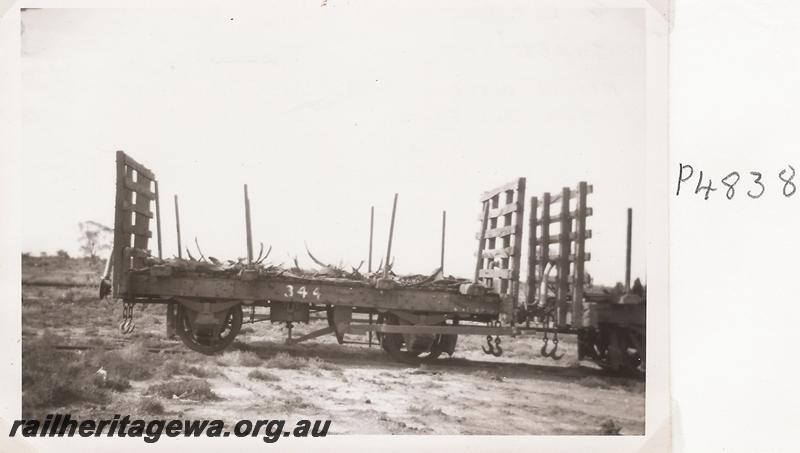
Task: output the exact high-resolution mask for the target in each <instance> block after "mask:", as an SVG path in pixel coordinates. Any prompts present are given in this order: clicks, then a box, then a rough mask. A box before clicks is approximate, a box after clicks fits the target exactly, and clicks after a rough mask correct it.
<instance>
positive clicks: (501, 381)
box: [22, 258, 644, 434]
mask: <svg viewBox="0 0 800 453" xmlns="http://www.w3.org/2000/svg"><path fill="white" fill-rule="evenodd" d="M38 260H41V258H29V259H27V260H23V281H24V282H25V284H24V285H23V300H22V313H23V319H22V321H23V342H22V348H23V370H22V373H23V412H24V413H23V416H25V417H32V416H39V417H42V418H43V417H44V415H45V414H47V413H51V412H55V411H60V412H70V413H72V414H73V416H74V417H75V416H79V417H95V418H97V417H110V416H112V415H113V414H115V413H121V414H130V415H133V416H139V417H145V418H148V417H153V416H155V415H159V416H168V417H176V418H221V419H223V420H226V422H233V421H235V420H238V419H243V418H251V419H255V418H286V419H289V420H296V419H299V418H303V417H311V418H330V419H331V420H333V423H332V425H331V432H332V433H340V434H342V433H351V434H370V433H393V434H401V433H410V434H607V433H612V432H615V431H617V430H618V429H621V433H622V434H642V433H643V432H644V383H643V382H641V381H639V380H635V379H626V378H619V377H609V376H605V375H603V374H602V373H600V372H599V370H597V369H596V368H595V367H593V366H591V365H589V364H586V363H578V361H577V360H576V358H575V344H574V341H573V339H572V338H569V337H567V338H564V339H563V341H562V343H561V344H562V346H563V348H564V350H565V351H566V353H567V355H566V356H565V357H564V359H562V360H561V361H560V362H554V361H552V360H551V359H545V358H542V357H540V356H539V348H540V347H541V340H540V339H537V338H532V337H521V338H514V339H512V338H503V348H504V350H505V354H504V355H503V356H502V357H499V358H495V357H492V356H486V355H484V354H483V353H482V352H481V350H480V346H481V345H483V344H484V342H485V338H484V337H480V336H468V337H459V344H458V347H457V349H456V353H455V355H454V357H453V358H449V359H443V360H440V361H439V363H437V364H436V365H426V366H421V367H407V366H405V365H402V364H397V363H394V362H392V361H390V360H389V359H388V357H387V356H386V355H385V354H384V353H383V352H382V351H381V350H380V348H379V347H375V346H373V347H372V348H367V347H366V346H355V345H338V344H336V340H335V338H333V337H332V336H331V337H322V338H319V339H317V340H314V341H310V342H307V343H301V344H299V345H293V346H287V345H285V344H284V343H283V339H284V338H285V335H286V331H285V328H284V327H283V326H281V325H278V324H270V323H257V324H253V325H246V326H245V327H244V328H243V330H242V333H241V335H240V337H239V339H238V340H237V342H236V343H234V346H233V347H232V348H231V349H230V350H229V351H226V352H225V353H224V354H221V355H217V356H204V355H201V354H198V353H195V352H191V351H189V350H188V349H186V348H185V347H183V346H182V345H181V344H180V343H179V342H177V341H172V340H167V339H166V338H165V337H164V331H165V326H164V309H163V307H161V306H150V307H149V308H141V307H139V306H137V307H136V310H135V314H134V318H135V322H136V324H137V328H136V330H135V331H134V333H133V334H131V335H127V336H123V335H122V334H120V333H119V331H118V329H117V324H118V322H119V317H120V314H121V306H120V305H119V304H116V303H108V302H105V301H98V300H97V299H96V291H97V289H96V287H88V286H54V285H62V284H65V285H66V284H76V283H80V284H81V285H84V284H86V283H94V282H96V281H97V278H98V277H99V273H100V272H101V271H102V267H103V266H102V264H103V263H101V262H91V261H89V260H61V261H58V260H59V259H58V258H46V259H44V260H45V261H41V262H38V265H36V264H37V261H38ZM45 262H47V263H48V264H43V263H45ZM41 283H44V285H42V284H41ZM319 327H321V325H320V326H315V325H310V326H303V325H301V326H298V327H297V331H296V332H295V335H300V334H302V333H303V332H308V331H311V330H312V329H316V328H319ZM351 339H352V340H361V341H363V340H364V338H363V337H353V338H351ZM65 344H69V345H85V346H90V348H89V349H85V350H64V349H57V348H58V347H59V345H65ZM100 370H102V371H100ZM98 371H100V372H99V373H98Z"/></svg>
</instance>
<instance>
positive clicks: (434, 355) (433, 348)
mask: <svg viewBox="0 0 800 453" xmlns="http://www.w3.org/2000/svg"><path fill="white" fill-rule="evenodd" d="M378 324H388V325H410V324H409V323H408V322H405V321H403V320H401V319H398V318H397V316H395V315H392V314H388V315H379V316H378ZM377 336H378V340H379V341H380V342H381V347H382V348H383V350H384V351H386V352H387V353H388V354H389V356H390V357H391V358H393V359H394V360H397V361H398V362H403V363H408V364H412V365H418V364H420V363H430V362H433V361H435V360H436V359H438V358H439V356H441V355H442V353H444V352H446V351H447V349H448V346H449V347H450V348H451V349H450V350H451V351H452V347H454V346H455V341H456V336H455V335H437V334H402V333H381V332H378V335H377ZM450 343H452V344H450Z"/></svg>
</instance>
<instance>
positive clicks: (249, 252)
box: [244, 184, 291, 335]
mask: <svg viewBox="0 0 800 453" xmlns="http://www.w3.org/2000/svg"><path fill="white" fill-rule="evenodd" d="M244 221H245V228H246V230H247V263H248V264H251V263H252V262H253V231H252V230H251V229H250V198H249V197H248V196H247V184H245V185H244ZM290 335H291V334H290Z"/></svg>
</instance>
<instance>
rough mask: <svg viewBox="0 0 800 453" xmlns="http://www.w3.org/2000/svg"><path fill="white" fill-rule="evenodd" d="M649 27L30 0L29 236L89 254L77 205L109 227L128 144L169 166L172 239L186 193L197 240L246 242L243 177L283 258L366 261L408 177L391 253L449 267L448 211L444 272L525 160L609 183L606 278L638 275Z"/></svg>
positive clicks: (600, 16) (597, 193) (164, 189)
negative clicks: (489, 195)
mask: <svg viewBox="0 0 800 453" xmlns="http://www.w3.org/2000/svg"><path fill="white" fill-rule="evenodd" d="M644 44H645V24H644V15H643V12H642V11H641V10H636V9H616V10H614V9H604V10H587V9H536V8H531V9H525V8H513V9H511V8H485V7H477V8H476V7H470V8H466V7H465V8H459V7H455V8H439V7H425V8H402V7H395V6H388V4H387V6H385V7H377V6H369V7H359V8H355V7H349V6H348V4H341V5H339V4H334V3H332V2H330V3H329V5H328V6H326V7H320V6H319V5H313V6H312V5H310V4H309V3H304V4H301V5H293V6H290V5H284V6H283V7H281V8H279V9H275V10H274V11H273V12H272V13H270V14H267V13H257V12H253V11H244V10H235V9H234V10H224V9H197V10H168V9H152V10H136V9H127V10H92V9H42V10H27V11H25V12H24V13H23V36H22V50H21V51H22V133H23V135H22V141H23V142H22V144H23V148H22V149H23V160H22V161H23V168H22V171H23V175H22V176H23V181H24V184H25V190H24V192H23V238H22V249H23V251H27V252H32V253H37V254H38V253H39V252H40V251H46V252H48V253H54V252H55V251H56V250H59V249H64V250H66V251H68V252H69V253H71V254H77V253H78V236H79V230H78V223H79V222H81V221H85V220H94V221H98V222H101V223H104V224H106V225H113V217H114V182H115V164H114V158H115V156H114V153H115V151H116V150H124V151H126V152H127V153H128V154H129V155H131V156H132V157H133V158H134V159H136V160H138V161H139V162H141V163H143V164H144V165H146V166H147V167H149V168H150V169H151V170H153V171H154V172H155V174H156V176H157V178H158V180H159V189H160V192H161V203H162V206H161V213H162V217H163V218H162V232H163V235H164V237H163V240H162V242H163V245H164V253H165V255H166V256H172V255H175V254H177V249H176V240H175V236H176V235H175V221H174V213H173V206H172V196H173V194H177V195H178V196H179V200H180V209H181V211H180V216H181V230H182V239H183V242H184V244H187V245H188V244H192V243H193V242H194V238H195V237H196V238H197V239H198V241H199V243H200V246H201V248H202V250H203V253H204V254H205V255H207V256H208V255H211V256H215V257H218V258H235V257H242V256H245V255H246V246H245V244H246V242H245V226H244V205H243V194H242V188H243V184H248V187H249V193H250V199H251V207H252V221H253V236H254V240H255V242H256V243H258V242H264V244H265V245H266V246H269V245H272V247H273V251H272V254H271V256H270V259H269V261H271V262H273V263H276V264H277V263H280V262H285V263H288V262H289V261H290V258H289V257H290V256H295V255H297V256H298V257H299V260H300V263H301V265H304V266H311V265H312V263H311V261H310V260H309V259H308V258H307V257H306V256H305V245H304V244H306V243H307V244H308V246H309V248H310V249H311V251H312V252H313V253H314V255H316V256H317V257H318V258H320V259H322V260H323V261H326V262H331V263H339V262H343V263H346V264H349V265H354V266H355V265H357V264H358V263H359V262H360V261H361V260H366V257H367V251H368V238H369V211H370V206H374V207H375V215H376V219H375V239H374V241H375V242H374V250H375V252H374V257H373V260H374V262H375V263H377V262H378V261H379V260H380V256H381V255H382V254H385V250H386V240H387V237H388V229H389V217H390V214H391V204H392V197H393V195H394V193H398V194H399V200H398V211H397V220H396V226H395V234H394V242H393V246H392V250H393V255H394V256H395V260H396V265H395V268H396V270H397V271H398V272H399V273H427V272H430V271H432V270H433V269H435V268H436V267H438V264H439V253H440V251H439V247H440V234H441V231H440V228H441V212H442V210H446V211H447V242H446V258H445V271H446V272H447V273H449V274H455V275H460V276H469V275H471V272H472V270H473V269H474V266H475V264H474V263H475V261H474V260H475V257H474V253H475V251H476V250H477V241H476V238H475V233H476V232H477V230H478V229H479V226H480V225H479V222H478V221H477V218H478V213H479V212H480V204H479V196H480V194H481V193H482V192H483V191H485V190H488V189H491V188H493V187H495V186H499V185H501V184H503V183H505V182H508V181H510V180H512V179H514V178H516V177H526V178H527V187H528V196H534V195H539V196H540V195H541V194H542V193H544V192H546V191H550V192H553V193H557V192H560V190H561V188H562V187H564V186H570V187H575V186H577V183H578V182H579V181H582V180H585V181H588V182H589V183H590V184H592V185H593V186H594V193H593V194H592V195H590V196H589V206H591V207H592V208H593V210H594V215H593V216H592V217H590V218H589V220H588V228H589V229H591V230H592V231H593V237H592V239H590V240H589V241H588V242H587V251H589V252H590V253H591V255H592V260H591V262H590V263H587V270H588V272H589V273H591V274H592V276H593V277H594V278H595V280H596V281H597V282H600V283H608V284H613V283H614V282H617V281H621V280H623V279H624V270H625V222H626V209H627V208H628V207H631V208H633V210H634V230H633V236H634V240H633V276H634V277H637V276H638V277H642V278H643V279H645V278H646V270H645V255H644V253H645V250H644V249H645V247H644V246H645V242H644V237H645V225H644V222H643V220H639V219H644V218H645V214H644V213H645V209H646V206H645V172H644V170H645V47H644ZM637 220H639V221H637ZM526 224H527V220H526ZM526 234H527V231H526ZM525 241H527V239H525ZM152 249H153V250H155V245H153V246H152ZM191 249H192V252H194V251H195V248H194V246H193V244H192V247H191ZM524 262H525V256H523V263H524Z"/></svg>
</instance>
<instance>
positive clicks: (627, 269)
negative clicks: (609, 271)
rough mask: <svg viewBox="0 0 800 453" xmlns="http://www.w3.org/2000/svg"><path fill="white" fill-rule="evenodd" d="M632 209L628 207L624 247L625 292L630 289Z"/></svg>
mask: <svg viewBox="0 0 800 453" xmlns="http://www.w3.org/2000/svg"><path fill="white" fill-rule="evenodd" d="M632 227H633V209H631V208H628V237H627V241H626V247H625V292H628V291H630V290H631V237H632V236H633V229H632Z"/></svg>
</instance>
